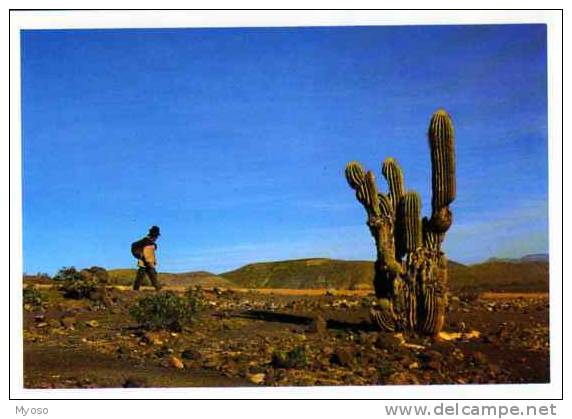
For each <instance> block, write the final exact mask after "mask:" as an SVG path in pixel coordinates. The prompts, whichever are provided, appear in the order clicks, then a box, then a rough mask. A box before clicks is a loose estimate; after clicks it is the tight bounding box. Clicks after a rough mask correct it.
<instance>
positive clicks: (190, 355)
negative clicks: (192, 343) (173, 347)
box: [181, 349, 203, 361]
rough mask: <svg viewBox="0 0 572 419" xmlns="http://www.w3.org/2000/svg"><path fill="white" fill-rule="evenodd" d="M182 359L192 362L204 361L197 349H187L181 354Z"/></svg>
mask: <svg viewBox="0 0 572 419" xmlns="http://www.w3.org/2000/svg"><path fill="white" fill-rule="evenodd" d="M181 358H183V359H188V360H191V361H200V360H202V359H203V355H202V354H201V353H200V352H199V351H197V350H196V349H185V350H184V351H183V352H182V353H181Z"/></svg>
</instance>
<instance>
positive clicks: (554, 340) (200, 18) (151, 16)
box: [10, 10, 562, 414]
mask: <svg viewBox="0 0 572 419" xmlns="http://www.w3.org/2000/svg"><path fill="white" fill-rule="evenodd" d="M484 23H497V24H500V23H545V24H547V25H548V54H549V68H548V71H549V73H548V78H549V150H550V158H551V160H550V187H549V193H550V257H551V261H550V262H551V263H550V275H551V290H550V291H551V294H550V303H551V320H550V326H551V360H552V362H551V383H550V384H528V385H482V386H470V385H446V386H380V387H377V386H368V387H303V388H283V387H282V388H185V389H103V390H25V389H22V353H21V350H22V335H21V321H22V316H21V288H20V284H21V274H22V263H21V256H22V250H21V249H22V241H21V240H22V238H21V231H22V230H21V229H22V220H21V213H22V212H21V211H22V208H21V196H22V195H21V182H20V179H21V167H20V162H21V150H20V138H21V127H20V77H19V75H20V68H19V66H20V61H19V36H18V35H19V31H20V30H21V29H54V28H118V27H121V28H159V27H170V28H176V27H261V26H325V25H327V26H336V25H339V26H348V25H350V26H353V25H419V24H432V25H433V24H484ZM561 40H562V25H561V14H560V12H559V11H467V10H465V11H431V12H428V11H411V10H409V11H279V12H273V11H89V12H88V11H81V12H78V11H75V12H74V11H67V12H12V13H11V24H10V49H11V51H10V58H11V60H10V78H11V79H10V80H11V83H10V88H11V90H10V123H11V131H10V145H11V152H10V163H11V167H10V176H11V182H10V188H11V191H10V211H11V216H12V218H11V233H12V234H11V236H10V260H11V262H12V264H11V273H10V283H11V284H12V287H11V294H10V295H11V301H12V305H11V307H10V312H11V324H10V338H11V374H10V383H11V389H10V396H11V397H12V398H19V399H26V398H41V399H53V398H89V399H91V398H96V399H97V398H111V399H113V398H143V399H146V398H255V399H258V398H263V399H264V398H334V399H339V398H384V399H396V398H405V399H412V400H415V399H421V398H427V399H445V398H456V399H458V398H461V399H474V398H480V399H498V398H511V399H514V398H518V399H527V398H533V399H549V398H552V399H553V398H560V397H561V383H562V365H561V359H562V351H561V342H562V336H561V325H562V323H561V322H562V306H561V301H562V259H561V254H562V247H561V241H562V222H561V220H562V196H561V191H562V180H561V179H562V177H561V174H562V165H561V155H560V153H561V149H562V129H561V127H562V83H561V80H562V65H561V64H562V54H561V51H562V42H561ZM523 170H526V169H525V168H523ZM379 413H380V414H381V412H379Z"/></svg>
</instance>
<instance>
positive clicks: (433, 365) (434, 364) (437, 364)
mask: <svg viewBox="0 0 572 419" xmlns="http://www.w3.org/2000/svg"><path fill="white" fill-rule="evenodd" d="M425 367H426V368H427V369H430V370H434V371H439V370H440V369H441V361H437V360H431V361H429V362H427V363H426V364H425Z"/></svg>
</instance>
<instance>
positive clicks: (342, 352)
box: [330, 348, 355, 367]
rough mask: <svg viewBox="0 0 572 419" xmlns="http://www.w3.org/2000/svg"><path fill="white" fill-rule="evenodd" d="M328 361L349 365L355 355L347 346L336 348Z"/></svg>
mask: <svg viewBox="0 0 572 419" xmlns="http://www.w3.org/2000/svg"><path fill="white" fill-rule="evenodd" d="M330 362H331V363H332V364H337V365H340V366H342V367H351V366H353V365H354V363H355V356H354V354H353V353H352V351H351V350H350V349H348V348H337V349H336V351H335V352H334V354H333V355H332V357H331V359H330Z"/></svg>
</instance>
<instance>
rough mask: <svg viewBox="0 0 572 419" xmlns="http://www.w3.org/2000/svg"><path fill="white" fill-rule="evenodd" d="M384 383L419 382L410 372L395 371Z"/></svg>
mask: <svg viewBox="0 0 572 419" xmlns="http://www.w3.org/2000/svg"><path fill="white" fill-rule="evenodd" d="M386 384H396V385H401V384H419V380H418V379H417V377H416V376H415V375H413V374H411V373H410V372H396V373H393V374H391V375H390V376H389V377H387V380H386Z"/></svg>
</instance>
